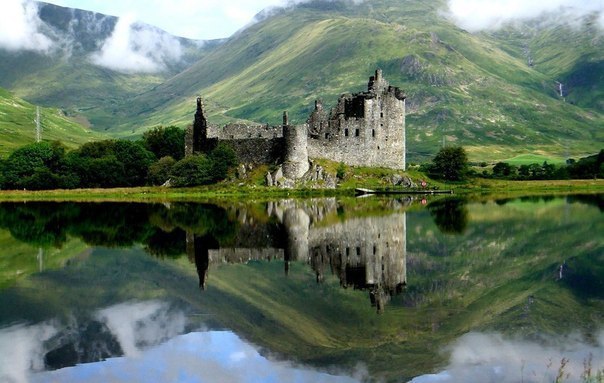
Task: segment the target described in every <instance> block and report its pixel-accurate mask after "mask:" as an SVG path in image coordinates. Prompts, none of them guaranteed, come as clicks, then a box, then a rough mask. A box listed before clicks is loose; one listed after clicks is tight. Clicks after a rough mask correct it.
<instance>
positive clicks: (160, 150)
mask: <svg viewBox="0 0 604 383" xmlns="http://www.w3.org/2000/svg"><path fill="white" fill-rule="evenodd" d="M143 145H144V147H145V148H146V149H147V150H148V151H150V152H152V153H153V154H155V157H156V158H158V159H159V158H162V157H166V156H170V157H172V158H174V159H175V160H176V161H178V160H181V159H182V158H183V157H184V156H185V131H184V130H182V129H180V128H179V127H177V126H168V127H167V128H164V127H163V126H157V127H155V128H153V129H151V130H148V131H146V132H145V133H144V134H143Z"/></svg>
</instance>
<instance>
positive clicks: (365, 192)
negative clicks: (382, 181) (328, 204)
mask: <svg viewBox="0 0 604 383" xmlns="http://www.w3.org/2000/svg"><path fill="white" fill-rule="evenodd" d="M354 193H355V195H357V196H360V195H369V194H453V190H438V189H436V190H435V189H413V190H405V189H397V190H394V189H378V190H372V189H365V188H355V189H354Z"/></svg>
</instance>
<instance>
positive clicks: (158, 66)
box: [91, 16, 182, 73]
mask: <svg viewBox="0 0 604 383" xmlns="http://www.w3.org/2000/svg"><path fill="white" fill-rule="evenodd" d="M133 20H134V19H133V17H131V16H125V17H121V18H120V19H119V20H118V22H117V24H116V26H115V29H114V31H113V33H112V34H111V36H110V37H109V38H108V39H107V40H106V41H105V42H104V44H103V47H102V48H101V51H100V52H97V53H95V54H93V55H92V56H91V59H92V62H93V63H95V64H96V65H100V66H104V67H107V68H110V69H113V70H116V71H120V72H126V73H155V72H160V71H162V70H164V69H166V64H168V63H170V62H175V61H178V60H179V59H180V57H181V55H182V49H181V46H180V43H179V41H178V40H177V39H175V38H173V37H171V36H169V35H167V34H165V33H162V32H161V31H160V30H158V29H155V28H150V27H147V26H144V25H142V24H136V23H134V22H133Z"/></svg>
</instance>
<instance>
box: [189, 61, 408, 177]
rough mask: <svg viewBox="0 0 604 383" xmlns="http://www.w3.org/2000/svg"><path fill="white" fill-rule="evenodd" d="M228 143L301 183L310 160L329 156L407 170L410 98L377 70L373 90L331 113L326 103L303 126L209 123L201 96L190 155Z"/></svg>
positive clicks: (243, 156)
mask: <svg viewBox="0 0 604 383" xmlns="http://www.w3.org/2000/svg"><path fill="white" fill-rule="evenodd" d="M218 142H224V143H226V144H227V145H229V146H230V147H231V148H232V149H233V150H234V151H235V153H236V154H237V156H238V159H239V161H240V162H242V163H253V164H262V163H269V164H280V163H283V164H284V167H283V171H284V176H285V177H286V178H290V179H300V178H302V177H303V176H304V174H305V173H306V172H307V171H308V170H309V165H308V158H309V157H310V158H324V159H328V160H332V161H337V162H343V163H345V164H347V165H353V166H380V167H387V168H393V169H405V151H406V142H405V94H404V93H403V91H401V90H400V89H399V88H396V87H393V86H391V85H390V84H389V83H388V82H387V81H386V80H385V79H384V78H383V75H382V71H381V70H379V69H378V70H376V72H375V75H374V76H371V77H370V79H369V83H368V84H367V91H366V92H360V93H356V94H343V95H342V96H340V98H339V99H338V103H337V105H336V106H335V107H334V108H332V109H331V110H330V111H329V112H328V111H326V110H325V109H324V108H323V104H322V102H321V101H316V102H315V109H314V111H313V112H312V113H311V115H310V116H309V118H308V120H307V123H306V124H303V125H290V124H289V121H288V116H287V113H284V115H283V124H282V125H280V126H269V125H246V124H229V125H226V126H222V127H219V126H212V125H208V123H207V120H206V118H205V115H204V110H203V103H202V102H201V98H198V99H197V111H196V113H195V121H194V124H193V125H192V126H190V127H188V128H187V132H186V137H185V154H186V155H191V154H194V153H197V152H207V151H208V150H211V149H212V148H213V147H215V146H216V145H217V143H218Z"/></svg>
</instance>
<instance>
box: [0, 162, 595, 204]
mask: <svg viewBox="0 0 604 383" xmlns="http://www.w3.org/2000/svg"><path fill="white" fill-rule="evenodd" d="M329 166H330V165H328V166H327V167H326V168H327V169H328V168H329ZM331 166H333V164H332V165H331ZM252 174H255V176H254V177H255V178H251V179H248V180H247V181H246V182H245V183H242V182H241V180H230V181H226V182H222V183H219V184H215V185H208V186H199V187H192V188H165V187H134V188H112V189H72V190H62V189H58V190H40V191H32V190H0V201H21V200H23V201H26V200H27V201H31V200H36V201H57V200H60V201H63V200H66V201H67V200H68V201H143V202H144V201H147V202H152V201H209V200H270V199H274V198H303V197H322V196H323V197H324V196H353V195H354V189H355V188H357V187H364V188H386V187H392V184H391V183H390V181H389V179H390V176H391V175H393V174H402V173H401V172H400V171H395V170H392V169H382V168H360V167H347V170H346V176H345V179H344V180H343V181H342V182H341V183H340V184H339V186H338V188H337V189H335V190H331V189H306V188H299V189H279V188H277V187H267V186H262V183H263V181H262V179H263V177H264V173H263V172H262V171H261V170H260V171H254V172H252ZM404 174H407V175H408V176H410V177H411V179H412V180H414V181H415V182H416V183H417V182H418V180H420V179H425V180H426V181H427V183H428V188H431V187H432V188H434V187H436V188H438V189H440V190H453V191H454V193H455V194H456V195H467V196H472V197H474V198H477V197H480V196H497V197H505V196H511V195H516V196H518V195H529V194H530V195H541V194H561V193H562V194H565V193H585V192H588V193H602V192H604V180H547V181H507V180H495V179H482V178H481V179H473V180H470V181H468V182H464V183H444V182H439V181H434V180H430V179H429V178H428V177H425V175H423V174H422V173H420V172H418V171H410V172H407V173H404Z"/></svg>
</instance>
